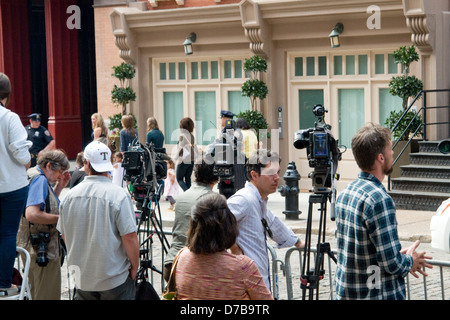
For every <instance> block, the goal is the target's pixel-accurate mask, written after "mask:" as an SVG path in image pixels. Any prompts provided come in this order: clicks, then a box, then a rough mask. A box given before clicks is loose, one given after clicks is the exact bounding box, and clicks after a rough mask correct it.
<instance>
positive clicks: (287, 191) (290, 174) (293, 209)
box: [278, 161, 301, 220]
mask: <svg viewBox="0 0 450 320" xmlns="http://www.w3.org/2000/svg"><path fill="white" fill-rule="evenodd" d="M283 179H284V181H285V182H286V184H285V185H284V186H281V187H280V188H279V189H278V191H279V192H280V194H281V196H282V197H286V199H285V209H286V210H285V211H283V214H285V215H286V219H288V220H298V215H299V214H301V211H299V210H298V194H299V192H300V190H299V188H298V181H299V180H300V174H299V173H298V171H297V168H296V167H295V162H294V161H291V162H289V164H288V166H287V169H286V173H285V174H284V176H283Z"/></svg>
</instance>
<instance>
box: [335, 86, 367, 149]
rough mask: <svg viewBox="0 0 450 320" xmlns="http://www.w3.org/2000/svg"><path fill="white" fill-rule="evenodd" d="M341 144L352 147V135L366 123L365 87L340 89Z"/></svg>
mask: <svg viewBox="0 0 450 320" xmlns="http://www.w3.org/2000/svg"><path fill="white" fill-rule="evenodd" d="M338 109H339V144H341V145H344V146H346V147H347V148H349V149H350V148H351V142H352V137H353V136H354V135H355V133H356V131H358V129H359V128H360V127H362V126H363V125H364V89H338Z"/></svg>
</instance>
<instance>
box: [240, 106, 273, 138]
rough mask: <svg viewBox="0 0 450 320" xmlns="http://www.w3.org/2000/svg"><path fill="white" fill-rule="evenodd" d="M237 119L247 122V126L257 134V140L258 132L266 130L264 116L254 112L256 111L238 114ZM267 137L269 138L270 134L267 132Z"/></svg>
mask: <svg viewBox="0 0 450 320" xmlns="http://www.w3.org/2000/svg"><path fill="white" fill-rule="evenodd" d="M237 118H244V119H245V120H247V122H248V124H249V125H250V127H252V128H253V129H255V130H256V133H257V135H256V136H257V137H258V140H259V130H262V129H266V130H267V127H268V126H267V121H266V119H265V118H264V116H263V115H262V113H261V112H259V111H256V110H247V111H244V112H240V113H239V114H238V115H237ZM267 137H268V138H270V133H269V132H267Z"/></svg>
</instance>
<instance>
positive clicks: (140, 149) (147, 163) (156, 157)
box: [122, 142, 169, 209]
mask: <svg viewBox="0 0 450 320" xmlns="http://www.w3.org/2000/svg"><path fill="white" fill-rule="evenodd" d="M167 159H169V157H168V156H167V155H166V149H165V148H161V149H156V148H155V146H154V144H153V143H151V144H148V143H146V144H145V145H143V144H142V143H140V142H138V144H137V145H134V146H131V147H130V148H129V150H128V151H125V152H124V156H123V163H122V167H123V168H124V179H125V180H126V181H128V182H130V184H131V190H132V195H133V197H134V199H135V200H136V206H137V207H138V209H142V208H141V207H142V203H143V202H144V200H145V197H147V196H148V195H149V194H150V195H155V194H156V195H158V196H159V195H160V192H159V191H160V190H159V184H158V181H159V180H162V179H165V178H166V176H167V164H166V162H165V161H164V160H167Z"/></svg>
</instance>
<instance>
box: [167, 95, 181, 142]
mask: <svg viewBox="0 0 450 320" xmlns="http://www.w3.org/2000/svg"><path fill="white" fill-rule="evenodd" d="M163 97H164V98H163V99H164V140H165V143H173V144H176V143H177V141H178V137H179V128H180V120H181V119H182V118H183V92H164V96H163Z"/></svg>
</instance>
